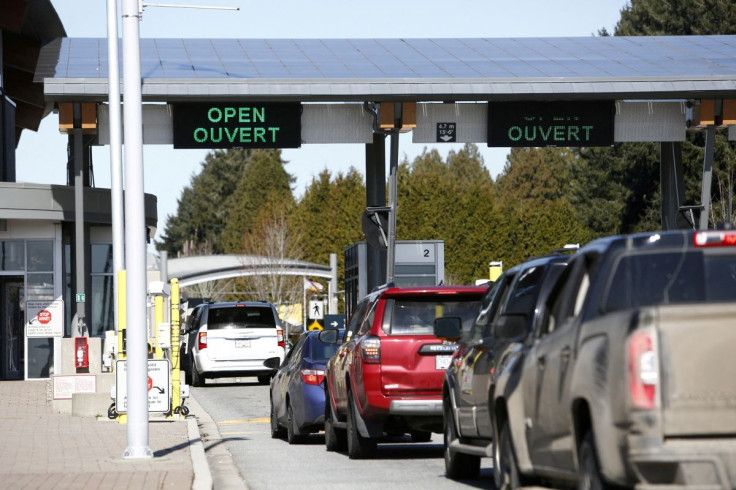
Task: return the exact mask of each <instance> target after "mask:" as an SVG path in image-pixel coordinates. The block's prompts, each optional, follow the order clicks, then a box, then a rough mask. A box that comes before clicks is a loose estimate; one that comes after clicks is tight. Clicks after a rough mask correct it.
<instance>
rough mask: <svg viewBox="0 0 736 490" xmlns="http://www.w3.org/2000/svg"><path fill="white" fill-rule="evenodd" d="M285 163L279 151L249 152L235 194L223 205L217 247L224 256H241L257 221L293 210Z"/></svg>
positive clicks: (292, 180)
mask: <svg viewBox="0 0 736 490" xmlns="http://www.w3.org/2000/svg"><path fill="white" fill-rule="evenodd" d="M285 163H286V162H284V161H283V160H282V158H281V150H253V152H252V154H251V156H250V158H249V159H248V161H247V162H246V164H245V168H244V169H243V171H242V173H241V174H240V178H239V180H238V182H237V186H236V192H233V193H232V195H231V196H230V198H229V199H228V200H227V202H226V203H225V206H226V207H227V209H228V219H227V222H226V223H225V227H224V229H223V230H222V235H221V237H220V242H219V243H218V245H219V248H220V249H221V250H223V251H224V252H225V253H242V251H243V247H244V240H245V237H246V236H247V235H248V234H249V233H251V232H252V231H253V230H254V228H255V227H256V226H257V224H258V223H259V221H261V220H263V219H266V217H270V216H273V215H274V210H275V209H286V210H289V209H291V208H292V207H293V206H294V203H295V200H294V195H293V194H292V190H291V185H292V184H293V183H294V177H292V176H291V175H289V174H288V173H287V172H286V169H285V168H284V165H285Z"/></svg>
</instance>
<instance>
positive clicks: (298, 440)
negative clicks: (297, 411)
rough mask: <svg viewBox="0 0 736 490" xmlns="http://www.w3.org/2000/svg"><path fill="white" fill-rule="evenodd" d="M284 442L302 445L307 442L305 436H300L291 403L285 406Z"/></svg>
mask: <svg viewBox="0 0 736 490" xmlns="http://www.w3.org/2000/svg"><path fill="white" fill-rule="evenodd" d="M286 440H287V441H288V442H289V444H304V442H305V441H306V440H307V436H305V435H302V434H301V432H300V431H299V427H297V426H296V421H295V420H294V410H293V409H292V408H291V403H289V404H288V405H286Z"/></svg>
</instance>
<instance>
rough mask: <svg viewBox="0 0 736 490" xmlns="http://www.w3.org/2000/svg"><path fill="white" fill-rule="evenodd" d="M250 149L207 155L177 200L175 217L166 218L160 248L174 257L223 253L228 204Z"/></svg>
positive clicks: (157, 244)
mask: <svg viewBox="0 0 736 490" xmlns="http://www.w3.org/2000/svg"><path fill="white" fill-rule="evenodd" d="M249 157H250V151H249V150H226V151H220V150H217V151H214V152H210V153H208V154H207V156H206V157H205V160H204V162H203V163H202V169H201V171H200V173H199V174H197V175H193V176H192V177H191V180H190V185H189V186H188V187H185V188H184V190H183V191H182V194H181V197H180V198H179V200H178V201H177V212H176V215H175V216H167V217H166V225H165V228H164V230H165V233H164V235H163V237H162V241H161V242H157V243H156V247H157V249H158V250H165V251H166V252H168V253H169V254H170V255H171V256H172V257H176V256H187V255H203V254H214V253H223V250H222V249H221V248H220V247H219V241H220V235H221V233H222V230H223V228H224V227H225V223H226V221H227V219H228V207H227V206H226V205H225V203H226V202H227V201H228V200H229V199H230V196H231V195H232V194H233V192H235V189H236V186H237V184H238V181H239V180H240V174H241V173H242V172H243V169H244V168H245V163H246V161H247V160H248V158H249Z"/></svg>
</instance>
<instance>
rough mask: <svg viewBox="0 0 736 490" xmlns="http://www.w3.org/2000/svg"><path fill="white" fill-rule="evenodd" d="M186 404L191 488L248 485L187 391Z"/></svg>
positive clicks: (233, 489)
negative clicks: (190, 457) (191, 467)
mask: <svg viewBox="0 0 736 490" xmlns="http://www.w3.org/2000/svg"><path fill="white" fill-rule="evenodd" d="M187 404H188V405H189V409H190V416H189V417H187V423H188V424H189V425H188V427H189V439H190V443H191V445H190V448H191V455H192V463H193V466H194V483H193V484H192V489H193V490H210V489H216V490H247V489H248V485H247V484H246V482H245V480H244V479H243V477H242V476H241V475H240V472H239V471H238V468H237V466H235V462H234V461H233V457H232V454H230V451H228V449H227V447H226V446H225V444H223V441H222V436H221V435H220V430H219V429H218V428H217V423H216V422H215V421H214V420H213V419H212V417H210V415H209V414H208V413H207V412H206V411H205V409H204V408H202V406H201V405H200V404H199V403H197V400H195V399H194V397H193V396H192V394H191V392H190V394H189V398H188V399H187ZM205 443H206V444H207V448H205V446H204V444H205Z"/></svg>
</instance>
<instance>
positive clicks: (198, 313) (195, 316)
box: [187, 306, 204, 332]
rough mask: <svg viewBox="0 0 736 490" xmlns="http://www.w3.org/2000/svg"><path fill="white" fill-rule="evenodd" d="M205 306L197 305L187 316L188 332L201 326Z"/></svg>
mask: <svg viewBox="0 0 736 490" xmlns="http://www.w3.org/2000/svg"><path fill="white" fill-rule="evenodd" d="M203 311H204V306H197V307H196V308H195V309H194V311H192V314H191V315H189V317H188V318H187V332H189V331H191V330H194V329H197V328H199V323H200V321H201V318H202V312H203Z"/></svg>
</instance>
